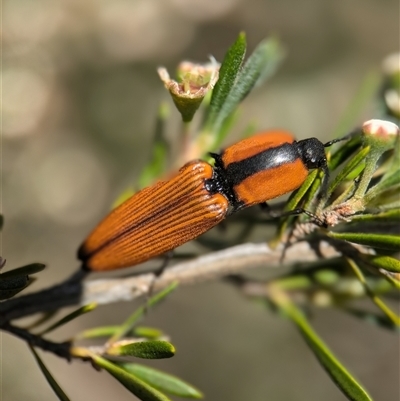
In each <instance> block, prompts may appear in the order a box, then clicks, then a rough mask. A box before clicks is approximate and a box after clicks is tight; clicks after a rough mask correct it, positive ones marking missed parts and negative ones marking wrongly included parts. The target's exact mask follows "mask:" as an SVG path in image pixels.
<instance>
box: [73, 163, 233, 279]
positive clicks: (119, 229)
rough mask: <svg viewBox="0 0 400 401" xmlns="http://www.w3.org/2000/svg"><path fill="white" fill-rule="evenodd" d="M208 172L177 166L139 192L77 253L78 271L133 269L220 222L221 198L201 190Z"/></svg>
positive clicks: (203, 168)
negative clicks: (169, 175) (169, 174)
mask: <svg viewBox="0 0 400 401" xmlns="http://www.w3.org/2000/svg"><path fill="white" fill-rule="evenodd" d="M212 177H213V168H212V166H210V165H209V164H208V163H206V162H203V161H193V162H190V163H187V164H186V165H185V166H183V167H182V168H181V169H180V170H179V172H178V173H177V174H176V175H175V176H174V177H173V178H171V179H170V180H167V181H160V182H158V183H156V184H154V185H153V186H150V187H148V188H145V189H143V190H141V191H139V192H138V193H136V194H135V195H133V196H132V197H131V198H130V199H128V200H127V201H125V202H124V203H123V204H122V205H120V206H119V207H117V208H116V209H115V210H113V211H112V212H111V213H110V214H109V215H108V216H107V217H106V218H105V219H104V220H103V221H102V222H101V223H100V224H99V225H98V226H97V227H96V228H95V229H94V230H93V232H92V233H91V234H90V235H89V236H88V238H87V239H86V240H85V242H84V243H83V244H82V246H81V247H80V249H79V251H78V257H79V259H80V260H81V261H82V262H83V267H84V268H85V269H88V270H94V271H103V270H112V269H118V268H122V267H127V266H133V265H136V264H139V263H141V262H144V261H146V260H148V259H151V258H153V257H156V256H159V255H161V254H163V253H165V252H168V251H170V250H171V249H174V248H176V247H178V246H180V245H182V244H184V243H185V242H188V241H190V240H192V239H194V238H196V237H198V236H199V235H201V234H202V233H204V232H206V231H208V230H209V229H211V228H212V227H214V226H215V225H216V224H218V223H219V222H220V221H221V220H223V219H224V218H225V215H226V214H227V211H228V207H229V204H228V201H227V199H226V198H225V197H224V196H223V195H222V194H219V193H215V194H212V193H210V192H209V191H208V190H207V189H206V188H205V182H206V180H210V179H212Z"/></svg>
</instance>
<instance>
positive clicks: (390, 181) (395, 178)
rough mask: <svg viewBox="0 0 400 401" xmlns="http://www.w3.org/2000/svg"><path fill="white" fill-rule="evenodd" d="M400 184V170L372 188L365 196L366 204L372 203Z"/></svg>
mask: <svg viewBox="0 0 400 401" xmlns="http://www.w3.org/2000/svg"><path fill="white" fill-rule="evenodd" d="M399 183H400V170H398V171H396V172H394V173H393V174H391V175H389V176H388V177H385V178H384V179H382V180H381V181H379V182H378V184H376V185H375V186H374V187H372V188H371V189H370V190H369V191H368V192H367V193H366V195H365V199H366V202H370V201H371V200H372V199H373V198H375V197H376V196H378V195H379V194H381V193H383V192H385V191H387V190H389V189H390V188H391V187H393V186H395V185H397V186H398V185H399Z"/></svg>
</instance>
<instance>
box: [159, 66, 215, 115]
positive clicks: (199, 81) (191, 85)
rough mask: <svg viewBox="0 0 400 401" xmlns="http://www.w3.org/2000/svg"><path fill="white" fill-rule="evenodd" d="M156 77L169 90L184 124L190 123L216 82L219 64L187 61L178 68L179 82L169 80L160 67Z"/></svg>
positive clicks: (165, 72)
mask: <svg viewBox="0 0 400 401" xmlns="http://www.w3.org/2000/svg"><path fill="white" fill-rule="evenodd" d="M157 71H158V75H159V76H160V78H161V80H162V81H163V82H164V85H165V87H166V88H167V89H168V90H169V93H170V94H171V96H172V99H173V101H174V103H175V106H176V108H177V109H178V111H179V112H180V113H181V115H182V120H183V121H184V122H190V121H191V120H192V119H193V116H194V114H195V112H196V111H197V109H198V108H199V106H200V104H201V102H202V101H203V99H204V97H205V96H206V94H207V93H208V92H209V91H210V90H211V89H213V88H214V85H215V84H216V82H217V80H218V72H219V64H218V63H217V62H216V61H215V60H214V59H212V60H211V62H210V63H208V64H204V65H201V64H194V63H191V62H188V61H184V62H182V63H181V64H180V65H179V66H178V77H179V82H177V81H175V80H173V79H171V78H170V76H169V74H168V72H167V70H166V69H165V68H163V67H160V68H159V69H158V70H157Z"/></svg>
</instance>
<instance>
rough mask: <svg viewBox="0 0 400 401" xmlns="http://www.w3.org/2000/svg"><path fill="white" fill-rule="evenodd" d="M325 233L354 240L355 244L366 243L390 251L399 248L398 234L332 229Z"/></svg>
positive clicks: (337, 237)
mask: <svg viewBox="0 0 400 401" xmlns="http://www.w3.org/2000/svg"><path fill="white" fill-rule="evenodd" d="M327 235H328V236H330V237H331V238H335V239H338V240H343V241H348V242H354V243H356V244H360V245H366V246H370V247H372V248H380V249H387V250H391V251H398V250H400V236H398V235H386V234H370V233H336V232H333V231H330V232H328V233H327Z"/></svg>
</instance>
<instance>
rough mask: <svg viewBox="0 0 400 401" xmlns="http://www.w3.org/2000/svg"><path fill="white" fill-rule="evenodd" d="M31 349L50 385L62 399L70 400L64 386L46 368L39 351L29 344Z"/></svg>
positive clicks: (62, 400) (64, 400) (63, 400)
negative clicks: (63, 388)
mask: <svg viewBox="0 0 400 401" xmlns="http://www.w3.org/2000/svg"><path fill="white" fill-rule="evenodd" d="M29 348H30V350H31V351H32V354H33V356H34V357H35V359H36V362H37V364H38V365H39V368H40V370H41V371H42V373H43V375H44V377H45V378H46V380H47V382H48V383H49V385H50V387H51V388H52V389H53V391H54V392H55V393H56V395H57V397H58V399H59V400H61V401H69V398H68V397H67V395H66V394H65V393H64V391H63V390H62V388H61V387H60V386H59V384H58V383H57V382H56V380H55V379H54V377H53V376H52V374H51V373H50V372H49V370H48V369H47V368H46V365H45V364H44V363H43V361H42V359H41V358H40V357H39V355H38V353H37V352H36V351H35V349H34V348H33V347H31V346H29Z"/></svg>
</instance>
